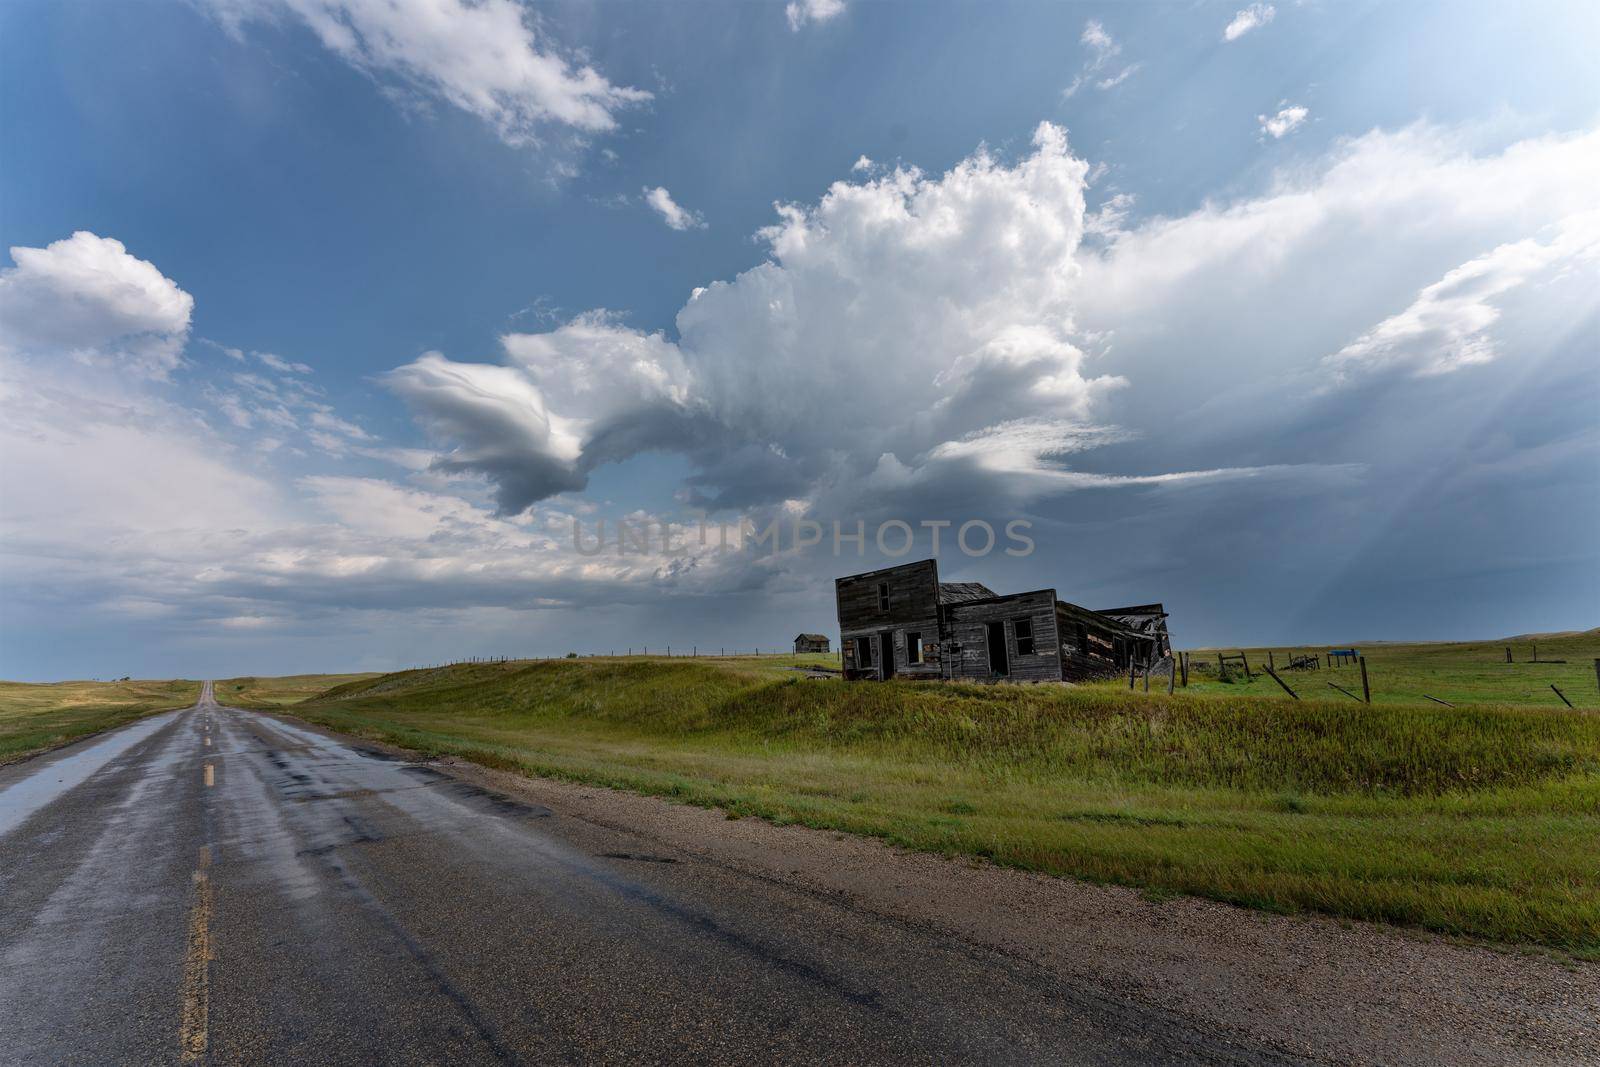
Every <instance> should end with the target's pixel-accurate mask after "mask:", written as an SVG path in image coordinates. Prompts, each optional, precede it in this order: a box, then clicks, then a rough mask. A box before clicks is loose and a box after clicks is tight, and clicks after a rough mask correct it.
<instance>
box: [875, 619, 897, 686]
mask: <svg viewBox="0 0 1600 1067" xmlns="http://www.w3.org/2000/svg"><path fill="white" fill-rule="evenodd" d="M878 677H879V678H882V679H885V680H888V679H890V678H893V677H894V634H892V633H890V632H889V631H888V630H885V631H883V633H881V634H879V635H878Z"/></svg>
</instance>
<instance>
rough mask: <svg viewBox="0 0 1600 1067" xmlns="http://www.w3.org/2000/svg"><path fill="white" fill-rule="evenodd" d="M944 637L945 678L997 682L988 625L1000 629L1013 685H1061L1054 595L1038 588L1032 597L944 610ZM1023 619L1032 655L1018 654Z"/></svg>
mask: <svg viewBox="0 0 1600 1067" xmlns="http://www.w3.org/2000/svg"><path fill="white" fill-rule="evenodd" d="M944 612H945V631H946V634H947V638H948V639H947V643H946V651H947V655H946V663H947V670H946V674H945V676H946V677H948V678H963V679H977V680H990V679H995V678H998V677H999V676H997V675H996V674H995V673H994V672H993V671H991V670H990V669H989V643H988V626H989V623H991V622H1000V623H1002V624H1003V625H1004V630H1005V641H1006V656H1007V659H1008V660H1009V661H1010V667H1011V670H1010V673H1009V674H1007V675H1005V678H1006V679H1007V680H1009V681H1013V682H1059V681H1061V641H1060V637H1059V635H1058V632H1057V629H1056V591H1055V590H1054V589H1040V590H1037V591H1035V592H1032V593H1013V594H1011V595H1009V596H1001V597H995V598H994V599H992V600H977V601H972V602H970V603H965V604H947V605H945V609H944ZM1019 619H1026V620H1028V621H1029V622H1030V623H1032V624H1033V647H1034V651H1033V653H1032V654H1031V655H1019V654H1018V653H1017V633H1016V623H1017V620H1019Z"/></svg>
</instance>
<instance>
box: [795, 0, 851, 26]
mask: <svg viewBox="0 0 1600 1067" xmlns="http://www.w3.org/2000/svg"><path fill="white" fill-rule="evenodd" d="M844 8H845V4H844V0H790V3H789V4H788V6H786V7H785V8H784V9H783V13H784V16H785V17H786V18H788V20H789V29H790V31H791V32H794V33H799V32H800V30H801V29H802V28H803V27H805V25H806V24H807V23H812V22H817V23H821V22H828V21H830V20H831V19H835V18H838V17H839V16H840V15H842V14H844Z"/></svg>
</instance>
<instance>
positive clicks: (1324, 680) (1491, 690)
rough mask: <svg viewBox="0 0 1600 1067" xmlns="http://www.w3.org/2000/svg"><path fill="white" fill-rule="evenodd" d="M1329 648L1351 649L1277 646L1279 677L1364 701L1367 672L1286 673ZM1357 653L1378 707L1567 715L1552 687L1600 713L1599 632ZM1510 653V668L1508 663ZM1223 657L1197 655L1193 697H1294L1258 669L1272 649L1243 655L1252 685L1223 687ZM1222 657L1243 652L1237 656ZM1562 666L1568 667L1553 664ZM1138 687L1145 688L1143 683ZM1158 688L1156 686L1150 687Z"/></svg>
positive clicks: (1310, 692)
mask: <svg viewBox="0 0 1600 1067" xmlns="http://www.w3.org/2000/svg"><path fill="white" fill-rule="evenodd" d="M1535 646H1537V648H1536V647H1535ZM1330 647H1334V648H1337V647H1348V646H1338V645H1334V646H1328V645H1323V646H1319V647H1315V648H1301V647H1295V646H1284V645H1274V646H1272V648H1271V651H1272V654H1273V657H1274V659H1275V661H1276V663H1277V665H1278V674H1279V677H1281V678H1282V679H1283V680H1284V681H1285V682H1287V683H1288V684H1289V686H1290V688H1292V689H1294V690H1295V691H1296V692H1298V693H1299V694H1300V696H1302V697H1312V696H1319V697H1325V698H1327V699H1329V700H1336V701H1337V700H1345V701H1348V699H1349V698H1348V697H1345V696H1342V695H1340V694H1339V693H1337V692H1336V691H1334V690H1333V689H1331V688H1329V686H1328V683H1329V682H1333V683H1335V684H1337V685H1341V686H1343V687H1344V688H1345V689H1348V690H1350V691H1351V692H1353V693H1355V694H1357V695H1358V696H1359V695H1360V693H1361V672H1360V671H1359V670H1356V669H1354V668H1351V667H1341V668H1338V669H1335V670H1326V669H1325V670H1319V671H1285V670H1284V669H1283V668H1284V667H1285V666H1286V665H1287V664H1288V662H1289V657H1290V655H1291V654H1312V653H1321V654H1323V657H1324V662H1326V653H1327V651H1328V649H1329V648H1330ZM1355 647H1356V648H1357V649H1359V650H1360V652H1361V654H1362V655H1363V656H1365V657H1366V659H1367V676H1368V678H1369V680H1370V681H1371V683H1372V702H1373V703H1374V704H1416V703H1428V701H1427V700H1426V697H1430V696H1431V697H1435V698H1437V699H1439V700H1444V701H1448V702H1450V703H1452V704H1458V705H1459V704H1470V703H1496V704H1526V705H1530V706H1534V707H1548V708H1559V707H1565V705H1563V704H1562V703H1561V698H1560V697H1558V696H1557V695H1556V694H1555V693H1554V692H1553V691H1552V690H1551V688H1550V686H1551V684H1552V683H1553V684H1554V685H1555V686H1557V687H1558V688H1559V689H1560V690H1561V691H1562V692H1563V693H1564V694H1565V695H1566V697H1567V699H1568V700H1570V701H1572V703H1573V704H1574V705H1576V706H1577V707H1580V708H1582V707H1589V708H1600V679H1597V678H1596V675H1595V665H1594V661H1595V659H1596V658H1600V630H1589V631H1586V632H1584V633H1573V634H1546V635H1542V636H1539V637H1537V638H1517V639H1513V640H1501V641H1479V642H1451V643H1443V642H1441V643H1438V644H1386V643H1378V644H1367V643H1361V642H1356V645H1355ZM1507 648H1509V649H1511V654H1512V658H1513V662H1511V663H1507V662H1506V649H1507ZM1217 651H1218V650H1217V649H1205V650H1201V651H1195V652H1192V653H1190V662H1191V663H1193V664H1196V665H1204V666H1203V669H1201V670H1197V671H1191V673H1190V676H1189V689H1190V692H1199V693H1206V692H1218V691H1224V692H1228V693H1232V694H1234V695H1239V694H1244V693H1248V694H1252V695H1260V696H1263V697H1272V698H1273V699H1282V700H1288V699H1289V696H1288V694H1286V693H1285V692H1284V691H1283V690H1282V689H1279V688H1278V685H1277V683H1276V682H1274V681H1273V680H1272V679H1271V678H1269V677H1267V676H1266V675H1265V674H1264V673H1261V671H1260V669H1259V667H1257V664H1262V663H1266V662H1267V652H1268V650H1267V649H1265V648H1247V649H1244V650H1243V651H1244V653H1245V655H1246V656H1247V657H1249V660H1250V666H1251V667H1252V669H1254V670H1255V672H1256V677H1255V678H1254V680H1252V681H1247V680H1246V679H1245V678H1243V677H1242V676H1240V675H1239V674H1238V673H1237V672H1236V670H1235V671H1231V672H1230V678H1231V681H1230V682H1229V683H1223V682H1221V681H1219V680H1218V676H1217V674H1218V672H1217ZM1223 651H1226V652H1234V651H1238V650H1237V649H1231V648H1230V649H1224V650H1223ZM1536 651H1537V654H1538V656H1539V660H1538V661H1537V662H1535V661H1534V660H1533V655H1534V653H1535V652H1536ZM1555 660H1565V661H1566V662H1565V663H1557V662H1553V661H1555ZM1139 684H1140V685H1141V686H1142V685H1143V682H1142V681H1141V682H1140V683H1139ZM1155 684H1156V682H1155V680H1154V679H1152V680H1151V685H1152V686H1154V685H1155ZM1163 684H1164V683H1163ZM1122 685H1123V687H1124V688H1126V686H1127V682H1126V681H1124V682H1123V683H1122Z"/></svg>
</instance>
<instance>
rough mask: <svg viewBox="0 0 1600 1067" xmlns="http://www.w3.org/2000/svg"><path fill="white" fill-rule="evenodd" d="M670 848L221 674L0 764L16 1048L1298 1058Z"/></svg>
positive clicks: (559, 1055)
mask: <svg viewBox="0 0 1600 1067" xmlns="http://www.w3.org/2000/svg"><path fill="white" fill-rule="evenodd" d="M650 847H651V846H650V844H649V842H648V841H647V840H646V839H643V838H640V837H638V836H635V835H634V834H631V833H629V832H627V831H626V830H619V829H616V828H612V827H606V826H601V825H597V824H594V823H591V822H587V821H585V820H581V819H576V818H570V817H566V816H561V815H558V814H556V813H554V812H551V811H549V810H547V809H544V808H540V807H537V806H533V805H530V804H527V803H524V802H521V801H518V800H516V799H513V798H511V797H509V796H504V795H500V794H496V793H493V792H489V791H486V790H485V789H483V788H481V787H479V786H477V785H474V784H471V783H469V782H466V781H463V780H460V779H458V778H455V777H452V776H451V775H449V774H448V773H446V772H445V771H443V770H441V769H439V768H436V767H433V766H428V765H424V764H419V763H413V762H407V761H405V760H403V759H398V758H396V757H394V756H392V755H388V754H385V753H382V752H378V751H375V750H372V749H370V748H367V747H364V746H362V745H361V744H360V743H359V742H355V741H350V740H345V739H338V738H335V737H330V736H328V735H325V734H322V733H319V732H316V731H313V730H310V729H308V728H306V727H304V726H301V725H297V724H295V723H291V722H286V721H284V720H282V719H279V718H275V717H273V716H270V715H267V714H263V713H258V712H249V711H238V710H233V709H228V708H223V707H220V706H218V705H217V704H216V703H215V701H214V699H213V697H212V689H211V684H210V683H209V682H208V683H206V685H205V688H204V690H203V693H202V695H201V698H200V701H199V702H198V703H197V704H196V705H195V706H194V707H192V708H189V709H186V710H183V711H176V712H169V713H165V714H162V715H157V716H154V717H151V718H147V719H144V720H141V721H139V722H137V723H134V724H132V725H129V726H127V727H124V728H122V729H120V730H117V731H113V732H110V733H106V734H102V735H100V736H98V737H94V738H91V739H88V740H86V741H83V742H79V743H77V744H75V745H72V746H69V747H67V748H64V749H61V750H58V751H57V752H55V753H51V754H48V755H45V756H40V757H36V758H35V759H33V760H30V761H27V762H24V763H21V764H18V765H14V766H11V767H7V768H3V769H0V1063H6V1064H12V1063H15V1064H24V1063H27V1064H33V1063H52V1064H60V1063H79V1062H81V1063H112V1062H115V1063H173V1062H187V1063H202V1062H216V1063H241V1062H253V1063H285V1062H297V1063H349V1062H385V1063H439V1062H447V1061H448V1062H528V1063H551V1062H598V1061H625V1060H626V1061H636V1060H644V1061H653V1062H663V1061H674V1060H692V1061H696V1062H702V1063H704V1062H770V1061H774V1060H776V1061H788V1062H796V1061H799V1062H838V1063H862V1062H869V1061H875V1062H922V1063H935V1062H937V1063H950V1062H978V1061H983V1062H997V1061H998V1062H1050V1063H1096V1064H1100V1063H1104V1064H1120V1063H1162V1062H1172V1063H1178V1062H1183V1063H1193V1062H1222V1063H1264V1062H1280V1061H1279V1059H1278V1058H1277V1057H1275V1056H1274V1055H1273V1054H1272V1053H1270V1052H1267V1051H1265V1050H1262V1049H1255V1048H1251V1047H1248V1046H1245V1045H1241V1044H1239V1043H1238V1042H1237V1041H1236V1040H1234V1039H1230V1038H1224V1037H1222V1036H1220V1035H1214V1034H1207V1033H1204V1032H1199V1031H1196V1030H1194V1029H1192V1028H1190V1027H1189V1026H1187V1025H1185V1024H1183V1023H1180V1022H1178V1021H1175V1020H1174V1019H1171V1018H1167V1017H1163V1016H1158V1015H1154V1014H1152V1013H1150V1012H1149V1011H1147V1010H1142V1009H1139V1008H1136V1007H1134V1006H1132V1005H1131V1004H1130V1003H1125V1002H1121V1001H1119V1000H1117V999H1116V998H1114V997H1111V996H1108V995H1105V994H1103V993H1102V992H1101V991H1098V990H1096V989H1093V988H1087V987H1084V988H1078V987H1073V986H1070V985H1066V984H1063V983H1062V982H1061V981H1060V980H1058V979H1055V978H1052V977H1051V976H1049V975H1048V974H1046V973H1045V972H1043V971H1039V970H1036V969H1034V968H1033V967H1032V966H1031V965H1029V964H1026V963H1023V962H1020V961H1018V960H1016V959H1013V958H1010V957H1007V956H1004V955H1001V954H999V953H996V952H993V951H990V950H987V949H983V948H979V947H975V946H973V945H969V944H964V943H960V942H954V941H950V940H948V939H945V938H942V937H940V936H938V935H937V934H935V933H934V932H932V931H929V930H926V929H923V928H921V927H918V926H916V925H914V924H911V923H907V922H901V921H898V920H893V919H888V918H885V917H882V916H880V915H876V914H871V913H867V912H863V911H860V910H856V909H854V908H852V907H850V906H849V905H847V904H845V903H842V902H839V901H835V900H831V899H829V898H827V897H825V896H823V895H819V894H816V893H813V892H808V891H804V890H801V889H798V888H795V887H790V886H785V885H783V884H780V883H778V882H776V881H774V880H772V879H768V878H762V877H758V876H755V875H751V874H745V873H741V872H739V871H736V870H733V869H731V868H729V867H726V866H722V865H719V864H717V863H714V862H709V861H701V860H697V859H694V858H692V857H676V858H675V857H673V856H669V855H657V854H653V853H651V852H650V851H648V849H649V848H650ZM657 847H659V846H657Z"/></svg>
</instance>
